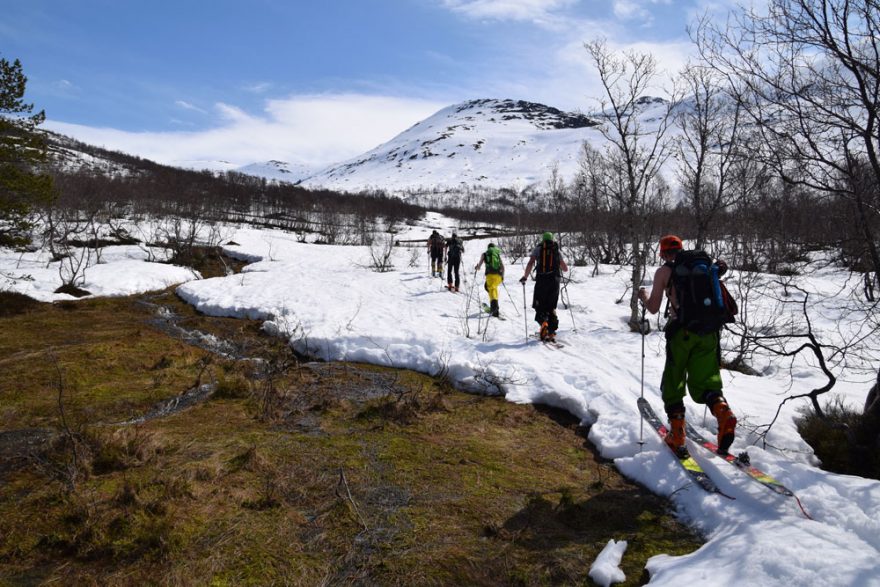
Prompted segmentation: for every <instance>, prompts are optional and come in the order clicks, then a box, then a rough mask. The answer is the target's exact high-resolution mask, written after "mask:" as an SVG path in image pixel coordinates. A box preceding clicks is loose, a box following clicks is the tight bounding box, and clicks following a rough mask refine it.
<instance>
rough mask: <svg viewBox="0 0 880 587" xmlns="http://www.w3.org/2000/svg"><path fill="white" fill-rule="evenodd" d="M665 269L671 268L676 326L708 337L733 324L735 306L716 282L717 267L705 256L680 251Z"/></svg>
mask: <svg viewBox="0 0 880 587" xmlns="http://www.w3.org/2000/svg"><path fill="white" fill-rule="evenodd" d="M668 265H669V266H670V267H671V268H672V284H673V285H674V286H675V301H676V302H677V306H678V307H677V309H676V310H675V315H676V319H677V322H678V324H679V326H681V327H683V328H686V329H687V330H690V331H691V332H695V333H697V334H708V333H710V332H717V331H718V330H720V329H721V327H722V326H724V325H725V324H728V323H730V322H733V321H734V314H736V303H735V302H734V301H733V298H732V297H731V296H730V293H728V291H727V288H726V287H724V283H723V282H721V280H719V279H718V277H719V276H718V272H719V268H718V265H716V264H715V263H713V261H712V257H710V256H709V255H708V253H706V252H705V251H681V252H680V253H678V255H676V256H675V261H674V262H672V263H668Z"/></svg>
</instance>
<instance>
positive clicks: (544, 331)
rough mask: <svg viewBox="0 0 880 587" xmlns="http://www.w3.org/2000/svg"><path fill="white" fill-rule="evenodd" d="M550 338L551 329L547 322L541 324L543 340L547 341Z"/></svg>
mask: <svg viewBox="0 0 880 587" xmlns="http://www.w3.org/2000/svg"><path fill="white" fill-rule="evenodd" d="M549 336H550V327H549V325H548V324H547V322H546V321H544V322H541V340H547V338H548V337H549Z"/></svg>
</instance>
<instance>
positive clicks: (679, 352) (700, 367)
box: [638, 235, 736, 458]
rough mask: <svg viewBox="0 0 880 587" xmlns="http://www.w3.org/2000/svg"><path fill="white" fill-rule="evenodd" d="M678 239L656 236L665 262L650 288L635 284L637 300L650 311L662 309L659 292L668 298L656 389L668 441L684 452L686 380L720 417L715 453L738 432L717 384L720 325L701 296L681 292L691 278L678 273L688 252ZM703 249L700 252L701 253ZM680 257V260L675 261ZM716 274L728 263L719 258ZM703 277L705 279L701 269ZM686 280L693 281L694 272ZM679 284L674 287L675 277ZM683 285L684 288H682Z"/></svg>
mask: <svg viewBox="0 0 880 587" xmlns="http://www.w3.org/2000/svg"><path fill="white" fill-rule="evenodd" d="M682 248H683V246H682V242H681V239H680V238H679V237H677V236H674V235H668V236H664V237H663V238H661V239H660V258H661V259H662V260H663V261H664V263H663V266H661V267H660V268H659V269H657V271H656V273H655V274H654V283H653V286H652V288H651V293H650V294H648V292H647V291H646V290H645V288H640V289H639V294H638V295H639V300H641V302H642V304H644V306H645V308H646V309H647V310H648V311H649V312H650V313H651V314H656V313H657V312H659V311H660V304H661V302H662V301H663V295H664V293H665V294H666V297H667V298H668V299H669V303H668V305H667V308H668V309H669V322H667V324H666V327H665V329H664V331H665V336H666V366H665V367H664V369H663V379H662V381H661V384H660V391H661V393H662V396H663V404H664V406H665V408H666V414H667V416H668V417H669V424H670V428H671V430H670V432H669V434H668V435H667V436H666V442H667V444H669V446H670V448H672V450H673V451H674V452H675V453H676V454H677V455H678V456H679V457H680V458H684V457H686V456H687V454H688V452H687V446H686V445H685V408H684V393H685V384H687V389H688V392H689V393H690V396H691V398H692V399H693V400H694V401H695V402H697V403H698V404H706V405H707V406H709V409H710V410H711V411H712V415H713V416H715V418H716V419H717V420H718V453H719V454H722V455H726V454H727V450H728V449H729V448H730V445H731V444H732V443H733V440H734V435H735V432H736V416H734V414H733V412H732V411H731V409H730V406H729V405H728V404H727V400H726V399H724V395H723V394H722V384H721V368H720V358H721V346H720V340H721V336H720V329H721V324H720V323H718V321H717V320H714V319H712V318H711V317H708V316H705V314H704V311H703V310H701V307H702V306H703V305H704V304H703V303H700V302H703V300H702V299H701V300H698V302H693V301H691V298H694V297H696V296H689V295H679V294H683V293H687V292H688V290H691V291H692V290H693V288H694V287H695V284H694V283H693V282H690V283H688V282H684V283H682V282H681V281H680V280H681V279H682V278H681V277H679V276H680V275H684V274H686V273H687V272H688V271H689V270H688V269H685V270H684V271H677V269H679V268H680V267H679V266H680V265H682V260H683V259H685V258H686V257H687V256H688V253H691V252H690V251H686V252H683V251H682ZM700 253H702V252H700ZM677 259H678V261H679V263H678V264H677V263H676V260H677ZM716 264H717V265H718V274H719V275H723V274H724V272H725V271H726V270H727V264H726V263H724V262H723V261H717V263H716ZM702 278H703V279H708V277H706V274H705V273H703V274H702ZM684 279H691V280H695V279H697V277H686V278H684ZM677 281H678V283H679V289H680V290H682V291H677V290H676V282H677ZM685 286H687V287H685ZM684 316H688V320H687V323H686V324H683V323H682V320H683V319H684Z"/></svg>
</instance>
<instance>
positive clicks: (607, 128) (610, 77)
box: [584, 40, 676, 332]
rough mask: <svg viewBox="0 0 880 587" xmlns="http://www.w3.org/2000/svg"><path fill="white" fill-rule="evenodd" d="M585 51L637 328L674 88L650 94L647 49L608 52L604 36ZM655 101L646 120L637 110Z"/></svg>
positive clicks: (654, 74)
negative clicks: (626, 251) (664, 95)
mask: <svg viewBox="0 0 880 587" xmlns="http://www.w3.org/2000/svg"><path fill="white" fill-rule="evenodd" d="M584 47H585V48H586V50H587V52H588V53H589V55H590V58H591V60H592V63H593V65H594V66H595V68H596V72H597V73H598V75H599V80H600V82H601V84H602V87H603V89H604V91H605V96H604V97H603V98H600V99H599V103H600V107H601V111H602V115H603V118H604V120H603V124H602V125H600V126H599V131H600V132H601V133H602V135H603V137H604V138H605V139H606V141H607V146H606V148H605V151H604V153H603V158H604V159H605V160H606V162H607V163H608V167H607V169H610V170H612V173H613V174H614V175H615V176H616V177H614V178H612V179H611V181H610V182H609V184H608V185H612V186H614V187H615V188H616V189H614V190H613V191H612V192H611V194H612V197H613V198H614V199H615V202H616V205H617V206H618V207H619V208H620V210H621V211H622V212H623V214H624V215H625V217H626V218H627V219H628V222H627V223H626V225H625V226H624V230H625V232H626V234H625V238H626V242H628V243H629V244H630V248H631V261H632V274H631V285H632V288H631V289H632V291H631V292H630V303H629V306H630V317H629V326H630V329H631V330H632V331H633V332H638V331H639V302H638V287H639V284H640V283H641V281H642V279H643V277H644V275H645V268H646V265H647V258H646V257H647V250H648V248H647V247H646V246H645V245H646V243H647V242H649V241H650V240H653V239H654V237H655V236H656V235H655V234H653V233H652V231H651V230H650V226H651V218H650V216H651V214H652V212H653V211H655V210H656V209H657V207H658V204H659V203H661V202H660V200H661V199H662V197H663V196H664V195H665V192H666V191H667V189H668V188H667V186H666V184H665V182H663V181H662V178H661V177H660V169H661V167H662V166H663V164H664V163H665V162H666V160H667V159H668V158H669V156H670V149H669V142H668V140H667V131H668V130H669V128H670V123H671V122H672V108H673V105H674V104H675V101H676V95H675V92H674V91H673V92H672V95H671V96H670V97H669V98H670V99H668V100H660V99H652V98H650V97H649V96H648V93H649V92H650V91H651V90H653V89H655V84H656V82H657V81H658V80H657V78H658V76H659V71H658V69H657V61H656V59H654V57H653V56H652V55H649V54H646V53H638V52H635V51H627V52H624V53H621V54H617V53H615V52H613V51H612V50H611V49H610V48H609V47H608V45H607V43H606V42H605V41H604V40H598V41H591V42H589V43H586V44H585V45H584ZM649 106H654V107H656V106H660V108H659V109H658V112H656V116H655V117H654V118H653V120H652V121H651V123H650V125H649V124H647V123H646V122H645V121H644V120H643V119H642V118H641V117H640V116H639V112H640V111H641V110H643V109H644V108H646V107H649Z"/></svg>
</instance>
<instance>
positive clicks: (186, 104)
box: [174, 100, 207, 114]
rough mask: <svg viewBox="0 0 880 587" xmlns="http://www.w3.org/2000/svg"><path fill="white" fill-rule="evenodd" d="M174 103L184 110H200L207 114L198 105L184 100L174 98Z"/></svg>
mask: <svg viewBox="0 0 880 587" xmlns="http://www.w3.org/2000/svg"><path fill="white" fill-rule="evenodd" d="M174 104H175V105H176V106H178V107H180V108H183V109H184V110H192V111H193V112H200V113H202V114H207V112H205V111H204V110H202V109H201V108H199V107H198V106H195V105H193V104H190V103H189V102H187V101H186V100H175V101H174Z"/></svg>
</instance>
